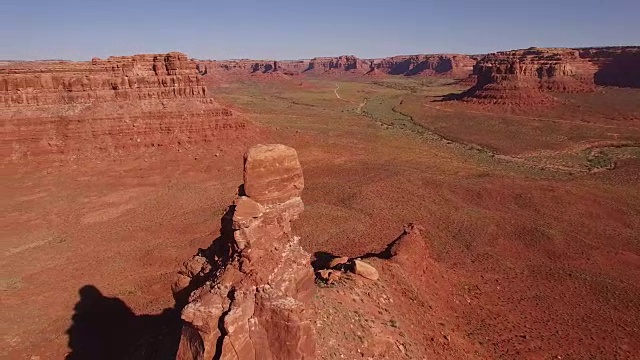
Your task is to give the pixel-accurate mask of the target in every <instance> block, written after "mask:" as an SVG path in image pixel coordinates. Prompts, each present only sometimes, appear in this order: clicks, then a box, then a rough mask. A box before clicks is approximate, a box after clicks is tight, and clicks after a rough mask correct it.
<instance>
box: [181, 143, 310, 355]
mask: <svg viewBox="0 0 640 360" xmlns="http://www.w3.org/2000/svg"><path fill="white" fill-rule="evenodd" d="M244 179H245V184H244V186H243V187H241V188H240V190H239V194H238V196H237V198H236V200H235V201H234V205H232V206H231V207H230V208H229V210H228V211H227V214H226V215H225V216H224V217H223V219H222V225H223V226H222V231H221V236H220V237H219V238H218V239H217V240H216V241H215V242H214V244H212V246H211V247H210V248H209V249H207V250H205V251H204V252H202V253H201V254H200V255H198V256H195V257H194V258H193V259H191V260H190V261H187V262H186V263H185V265H184V268H183V270H182V271H181V272H180V274H179V275H178V279H177V280H176V282H175V284H174V286H173V292H174V296H175V297H176V301H177V302H178V303H180V301H181V298H182V297H183V296H184V295H185V292H187V293H190V294H187V295H189V297H188V304H187V305H186V306H185V307H184V309H183V310H182V319H183V320H184V326H183V330H182V336H181V339H180V345H179V349H178V354H177V359H211V358H217V359H258V358H260V359H313V358H314V357H315V333H314V329H313V325H312V322H311V321H312V319H313V312H312V309H311V306H310V302H311V300H312V296H313V294H314V289H315V285H314V276H313V271H312V268H311V265H310V256H309V254H308V253H306V252H305V251H304V250H303V249H302V248H301V246H300V245H299V243H298V238H297V237H296V236H294V235H293V234H292V230H291V222H292V221H293V220H294V219H296V218H297V216H298V215H299V214H300V213H301V212H302V210H303V203H302V200H301V199H300V195H301V192H302V189H303V187H304V180H303V177H302V169H301V167H300V163H299V161H298V156H297V154H296V152H295V150H294V149H292V148H290V147H287V146H284V145H257V146H255V147H253V148H251V149H250V150H249V151H248V152H247V153H246V155H245V161H244ZM243 188H244V190H243Z"/></svg>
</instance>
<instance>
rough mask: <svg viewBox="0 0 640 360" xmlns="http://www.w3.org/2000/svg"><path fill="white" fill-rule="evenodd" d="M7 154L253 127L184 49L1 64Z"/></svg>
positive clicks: (199, 138)
mask: <svg viewBox="0 0 640 360" xmlns="http://www.w3.org/2000/svg"><path fill="white" fill-rule="evenodd" d="M0 118H2V119H3V122H4V126H3V129H2V131H1V132H0V134H1V135H2V136H1V138H0V153H1V155H2V157H3V158H12V159H18V158H21V157H25V156H35V155H40V154H49V153H57V154H71V153H86V152H92V151H108V152H117V151H126V150H128V149H131V148H140V147H158V146H189V145H192V144H196V143H211V144H214V145H216V144H217V145H221V146H222V145H225V144H226V143H231V142H233V141H234V139H235V138H236V137H242V134H244V133H245V132H246V131H247V123H246V121H244V120H242V119H239V118H237V117H236V116H234V114H233V112H232V111H231V110H230V109H227V108H225V107H222V106H220V105H219V104H218V103H217V102H216V101H215V100H214V99H213V98H211V97H210V96H209V94H208V91H207V88H206V87H205V86H204V82H203V79H202V76H201V72H200V71H199V69H198V68H197V64H196V63H195V62H194V61H192V60H189V59H188V58H187V56H186V55H185V54H182V53H177V52H172V53H168V54H143V55H133V56H117V57H109V58H108V59H105V60H101V59H97V58H94V59H93V60H92V61H89V62H70V61H41V62H10V63H6V64H5V65H3V66H0Z"/></svg>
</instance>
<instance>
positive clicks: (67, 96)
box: [0, 52, 207, 106]
mask: <svg viewBox="0 0 640 360" xmlns="http://www.w3.org/2000/svg"><path fill="white" fill-rule="evenodd" d="M201 80H202V78H201V76H200V75H199V74H198V72H197V71H196V68H195V63H193V62H192V61H189V59H188V58H187V55H185V54H182V53H178V52H172V53H168V54H143V55H133V56H112V57H109V58H108V59H106V60H101V59H98V58H94V59H93V60H92V61H90V62H26V63H16V64H15V65H13V66H11V65H10V66H5V67H4V68H0V91H2V93H1V94H0V98H1V99H2V104H3V105H4V106H19V105H58V104H71V103H73V104H80V103H91V102H96V101H104V102H111V101H119V100H121V101H126V100H147V99H174V98H203V97H205V95H206V92H207V90H206V88H205V86H204V84H203V83H202V81H201Z"/></svg>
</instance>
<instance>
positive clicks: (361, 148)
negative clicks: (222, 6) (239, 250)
mask: <svg viewBox="0 0 640 360" xmlns="http://www.w3.org/2000/svg"><path fill="white" fill-rule="evenodd" d="M207 76H209V75H205V79H204V80H205V82H206V81H207V80H206V79H207ZM385 79H386V78H385ZM304 81H305V82H308V84H309V85H308V86H300V83H301V82H302V80H300V79H297V78H292V79H286V78H281V79H276V78H273V79H266V80H264V81H259V82H256V81H253V80H242V81H229V82H228V83H227V84H226V86H225V87H222V86H219V87H216V86H215V85H213V84H210V83H208V82H207V84H208V91H207V93H208V94H210V95H211V94H215V95H211V96H214V97H215V99H216V102H217V103H218V102H219V103H224V104H230V106H227V107H233V111H234V113H233V115H232V116H231V118H229V119H227V120H225V121H230V122H234V123H235V122H236V121H238V120H236V119H238V118H240V117H241V118H242V119H243V120H242V121H246V126H245V128H247V135H246V136H243V133H242V130H240V132H238V131H236V130H234V132H233V134H234V135H233V136H232V138H231V139H229V140H228V141H227V140H225V139H226V138H224V137H213V138H212V140H211V141H209V142H207V141H202V140H201V139H194V140H193V141H191V142H189V143H187V144H183V143H180V144H178V143H177V142H176V141H175V140H171V139H173V138H169V137H165V136H161V137H159V138H158V140H157V141H159V142H160V143H163V144H166V145H164V146H160V147H157V146H138V147H133V146H132V147H128V148H127V151H111V150H110V149H109V148H107V149H102V150H96V151H95V152H91V155H90V156H88V155H82V154H84V153H82V152H75V151H72V150H73V149H72V150H69V148H67V147H64V146H63V147H61V149H62V150H63V151H62V153H60V152H55V153H54V154H49V155H47V154H33V155H30V156H27V155H24V156H20V157H13V158H11V157H8V158H7V160H5V161H3V163H2V167H1V172H2V190H0V191H1V192H2V193H1V194H0V195H1V196H2V198H3V201H2V213H3V215H4V216H3V218H2V220H1V227H0V228H1V229H2V243H1V246H2V255H1V258H0V263H1V264H2V265H1V278H2V283H1V286H2V288H1V290H2V291H1V292H0V300H1V302H2V308H3V311H2V313H1V314H0V324H2V326H1V329H2V330H1V331H2V333H1V335H2V341H3V345H2V349H3V350H2V352H1V353H0V354H2V356H3V357H6V358H11V359H13V358H16V359H21V358H27V359H29V358H32V359H35V358H40V359H48V358H62V357H64V356H65V355H66V354H69V353H70V352H74V351H78V350H79V349H80V348H82V347H83V346H88V345H87V343H86V342H83V341H82V340H83V339H85V338H86V337H87V336H86V334H91V335H90V336H88V338H90V339H94V340H96V339H97V341H99V342H100V344H99V346H110V347H113V348H115V349H117V348H118V347H124V346H133V345H135V346H137V345H138V341H139V340H140V341H142V340H145V335H146V332H149V333H151V332H154V331H157V329H156V328H157V327H169V328H172V326H173V327H175V324H174V323H173V322H174V321H176V319H177V318H176V317H175V316H174V314H173V312H172V310H166V311H165V309H172V308H173V306H174V299H173V297H172V295H171V284H172V282H173V280H174V278H175V274H176V273H177V271H178V270H179V269H180V267H181V265H182V263H183V262H184V261H185V260H187V259H189V258H190V256H192V255H193V254H194V252H195V251H196V250H197V249H198V248H206V247H208V246H209V245H210V244H211V242H212V240H213V239H215V238H216V237H217V236H218V235H219V230H220V218H221V216H222V215H223V214H224V212H225V210H226V208H227V206H228V205H229V204H230V203H231V202H232V200H233V198H234V194H235V193H236V191H237V188H238V186H239V185H240V184H241V183H242V182H243V178H242V163H243V161H242V154H243V152H244V151H245V150H246V149H247V148H249V147H250V146H252V145H254V144H257V143H282V144H285V145H287V146H291V147H293V148H295V149H296V150H297V153H298V155H299V159H300V164H301V166H302V169H303V173H304V180H305V188H304V192H303V194H302V199H303V201H304V203H305V211H304V212H303V213H302V215H301V217H300V219H299V220H298V221H297V222H295V224H294V232H295V234H296V235H299V236H300V237H301V239H300V241H301V244H302V246H303V248H304V249H305V250H306V251H307V252H309V253H311V254H313V255H315V256H316V257H323V256H324V257H326V256H328V254H332V255H337V256H348V257H367V258H366V259H365V261H367V262H368V263H370V264H371V265H373V266H374V267H375V268H376V269H377V271H378V273H379V274H380V278H379V279H378V280H375V281H373V280H368V279H365V278H363V277H360V276H358V275H354V274H350V273H349V274H345V275H343V276H342V277H341V278H340V280H339V281H338V282H336V283H334V284H329V285H325V284H320V285H318V288H317V294H316V296H315V298H314V306H315V308H316V313H317V319H316V321H315V329H316V332H317V349H318V353H317V357H318V358H322V359H341V358H348V359H355V358H377V359H398V358H408V359H420V358H446V359H466V358H468V359H486V358H503V359H538V358H540V359H543V358H563V359H583V358H597V359H609V358H616V359H633V358H635V357H636V356H637V355H634V354H638V353H640V340H639V339H640V327H639V325H638V324H640V300H639V299H640V284H639V283H638V281H637V280H638V278H640V235H639V234H640V187H639V186H638V183H640V181H639V180H640V175H639V174H640V161H639V160H638V156H636V155H634V153H633V152H631V153H629V154H626V155H624V156H623V155H620V154H618V153H614V152H611V157H612V161H613V162H615V166H614V167H613V168H612V169H611V170H606V171H600V172H591V173H587V172H574V173H573V174H570V173H567V172H565V171H556V170H554V169H553V168H552V167H544V166H543V167H539V166H529V165H526V164H521V163H517V162H512V161H504V160H501V159H499V158H497V157H495V156H489V155H487V154H486V153H483V152H479V151H476V150H474V149H473V148H469V147H468V146H465V145H464V144H473V141H472V140H473V138H470V137H468V135H466V134H464V133H463V134H462V135H460V139H462V140H465V141H460V143H457V142H456V140H458V139H454V140H453V141H443V140H441V139H440V138H437V137H432V136H433V133H434V132H435V133H437V129H438V128H436V127H433V126H432V124H433V122H431V121H433V120H432V119H431V118H430V117H429V116H430V115H429V114H431V113H430V112H429V111H430V110H428V109H425V108H424V107H423V104H424V101H420V102H419V103H415V104H414V103H411V102H408V103H405V104H414V105H412V106H411V109H410V110H411V111H415V112H420V110H417V109H418V108H419V107H422V109H423V110H422V111H424V114H425V115H424V118H419V117H418V116H417V115H416V114H414V113H412V114H411V116H412V117H414V120H415V122H407V121H408V120H407V119H406V117H402V116H400V115H398V114H397V113H396V111H397V110H398V109H396V111H394V107H395V106H396V105H398V103H399V101H400V100H401V99H402V98H406V99H410V98H411V97H412V96H416V93H414V92H411V91H407V89H417V90H416V91H417V94H420V95H423V100H424V99H428V96H434V95H440V96H442V95H445V94H447V93H450V92H453V91H456V90H457V88H456V85H455V84H454V85H451V84H450V83H449V84H444V83H442V84H444V85H442V84H440V83H438V84H440V85H438V84H435V85H434V84H431V83H429V82H428V81H427V82H425V81H423V80H419V81H418V80H415V81H414V80H411V79H404V78H403V79H396V78H391V79H389V80H384V79H383V80H377V79H366V80H357V81H355V80H353V81H341V82H339V90H338V92H339V94H340V96H341V97H342V98H344V99H347V100H350V101H342V100H341V99H338V98H337V97H336V95H335V93H334V89H335V88H336V82H335V81H334V80H333V79H331V80H326V79H322V78H305V80H304ZM629 91H637V90H634V89H630V90H629ZM634 94H637V93H634ZM576 96H586V95H584V94H579V95H576ZM632 96H637V95H632ZM364 98H367V99H369V100H368V101H366V103H365V104H364V105H361V104H362V102H363V99H364ZM416 104H417V105H416ZM443 105H444V106H454V105H450V104H443ZM207 106H209V105H207ZM215 106H219V105H217V104H216V105H215ZM598 109H599V111H601V112H602V113H607V112H608V111H614V112H615V111H627V110H624V109H623V110H620V108H619V107H618V108H616V107H614V108H611V109H610V110H609V108H605V107H600V108H598ZM491 111H494V110H493V109H491ZM554 111H555V110H554ZM557 111H560V110H557ZM556 115H558V114H557V113H556V114H545V113H536V114H534V115H533V116H540V117H551V116H556ZM465 116H466V115H465V114H464V113H462V114H459V116H457V117H451V118H448V119H449V121H450V122H454V121H458V125H454V126H451V127H449V128H445V130H447V131H450V132H451V133H453V134H460V129H461V127H460V125H459V123H460V122H464V121H465V119H466V117H465ZM559 116H561V118H564V117H562V115H561V114H560V115H559ZM116 119H117V118H116ZM430 119H431V120H430ZM605 121H607V123H608V121H609V120H605ZM416 124H417V125H416ZM489 124H491V123H489ZM518 124H525V122H524V121H522V120H518ZM416 126H417V127H416ZM421 126H425V127H426V130H425V128H423V127H421ZM474 126H478V127H479V130H478V131H481V130H482V128H481V122H478V123H476V124H475V125H474ZM525 126H526V125H525ZM576 126H578V125H576ZM616 126H622V125H619V124H616ZM249 127H250V129H249ZM488 129H491V128H488ZM579 129H580V131H581V135H580V136H581V137H580V138H579V139H578V140H579V141H582V140H584V141H595V140H599V139H600V136H601V130H599V129H597V130H594V129H595V127H591V126H583V127H580V128H579ZM427 130H429V131H428V132H427ZM622 130H624V129H622ZM190 131H192V130H189V128H188V127H187V130H181V132H180V134H185V133H186V134H193V133H197V131H195V130H194V132H193V133H192V132H190ZM485 131H486V133H488V134H491V132H490V130H487V129H485ZM539 131H540V132H539V133H537V134H534V135H532V137H533V138H532V139H530V142H529V143H528V144H531V145H527V148H526V149H525V150H535V151H542V150H545V149H555V148H556V147H555V145H554V146H549V145H547V143H546V142H545V141H547V142H548V141H549V140H548V138H549V136H550V135H552V132H553V131H554V129H553V128H546V127H542V128H541V129H539ZM443 133H445V131H443ZM620 133H621V134H624V133H625V132H624V131H621V132H620ZM630 133H631V134H632V136H633V134H635V133H634V132H630ZM3 134H4V135H3V136H5V137H6V136H7V135H6V134H7V132H5V133H3ZM447 135H448V134H447ZM109 136H111V135H101V137H100V139H102V140H103V141H105V142H106V141H107V140H108V139H109V138H110V137H109ZM113 136H114V137H113V138H114V139H116V140H114V141H116V142H117V141H122V140H118V139H119V138H118V137H117V136H116V135H113ZM141 136H143V137H142V138H143V139H144V132H143V134H142V135H141ZM484 136H485V139H486V142H487V144H488V145H491V144H507V145H504V146H501V147H500V146H496V151H498V154H507V155H512V154H518V151H516V150H520V149H521V148H520V147H519V145H518V144H512V145H508V141H507V140H508V136H507V137H505V136H504V135H503V134H502V133H496V136H495V137H491V136H489V135H484ZM445 137H446V138H448V137H449V136H445ZM12 141H15V140H12ZM536 141H538V142H539V144H540V146H538V147H536V146H535V143H536ZM579 141H575V140H574V139H572V138H564V139H562V140H558V142H561V143H562V144H560V145H561V147H566V148H571V147H574V146H577V145H579ZM483 145H485V144H483ZM560 145H559V146H560ZM512 149H516V150H512ZM64 151H68V153H67V152H64ZM510 151H513V153H511V152H510ZM607 151H609V150H607ZM9 154H10V153H9ZM23 154H24V153H23ZM547 160H548V161H549V163H550V164H555V163H554V161H557V159H550V160H549V159H545V161H547ZM582 160H584V159H582ZM576 161H577V160H576ZM584 161H586V160H584ZM408 223H415V224H417V225H419V226H421V227H422V228H423V230H421V231H420V234H419V236H417V237H415V238H412V242H411V243H409V245H407V246H405V248H407V247H408V248H409V249H414V248H415V249H421V250H420V252H418V251H416V253H419V254H423V255H421V256H408V255H406V254H407V252H406V251H405V252H403V254H405V255H403V256H400V257H397V256H396V257H393V258H391V259H386V258H384V256H382V254H383V251H384V250H385V248H386V247H387V245H389V244H390V243H391V242H392V241H393V240H395V239H396V238H398V236H399V235H401V234H402V230H403V226H404V225H405V224H408ZM411 244H417V245H411ZM412 253H413V252H411V251H409V254H412ZM367 254H370V256H366V255H367ZM81 297H82V299H81ZM87 299H93V300H96V299H97V300H99V303H100V304H103V307H102V308H104V309H107V310H108V309H119V310H118V312H117V314H114V315H113V316H104V315H103V316H97V317H86V316H84V314H85V313H86V307H87V303H86V302H85V301H86V300H87ZM89 304H92V303H91V302H90V303H89ZM129 311H131V312H129ZM163 311H164V312H163ZM164 320H166V321H164ZM131 324H133V325H132V326H133V327H132V329H136V330H138V329H141V330H139V331H136V332H134V331H132V330H128V331H125V330H123V329H126V328H127V326H129V325H131ZM83 334H85V335H83ZM125 335H126V336H125ZM129 335H130V337H131V338H127V336H129ZM171 336H174V335H171ZM170 339H173V338H170ZM132 344H133V345H132ZM169 345H170V344H169ZM169 345H168V347H169V348H170V347H171V346H169ZM140 348H144V349H146V348H145V347H144V346H143V345H140ZM160 348H161V347H160ZM160 348H156V350H155V351H156V352H157V351H160V350H158V349H160ZM118 351H120V350H118ZM122 351H124V350H122ZM154 354H155V355H158V354H157V353H154V352H153V351H149V352H145V353H144V354H142V355H140V353H138V355H140V357H141V358H151V357H153V356H154ZM103 356H104V355H103Z"/></svg>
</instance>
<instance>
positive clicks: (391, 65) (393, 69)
mask: <svg viewBox="0 0 640 360" xmlns="http://www.w3.org/2000/svg"><path fill="white" fill-rule="evenodd" d="M475 63H476V60H475V59H474V58H472V57H470V56H467V55H460V54H440V55H409V56H393V57H389V58H385V59H374V60H373V66H374V68H375V69H378V70H380V71H382V72H383V73H385V74H389V75H405V76H414V75H427V76H434V75H441V76H451V77H460V78H463V77H466V76H468V75H469V74H471V72H472V71H473V65H474V64H475Z"/></svg>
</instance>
